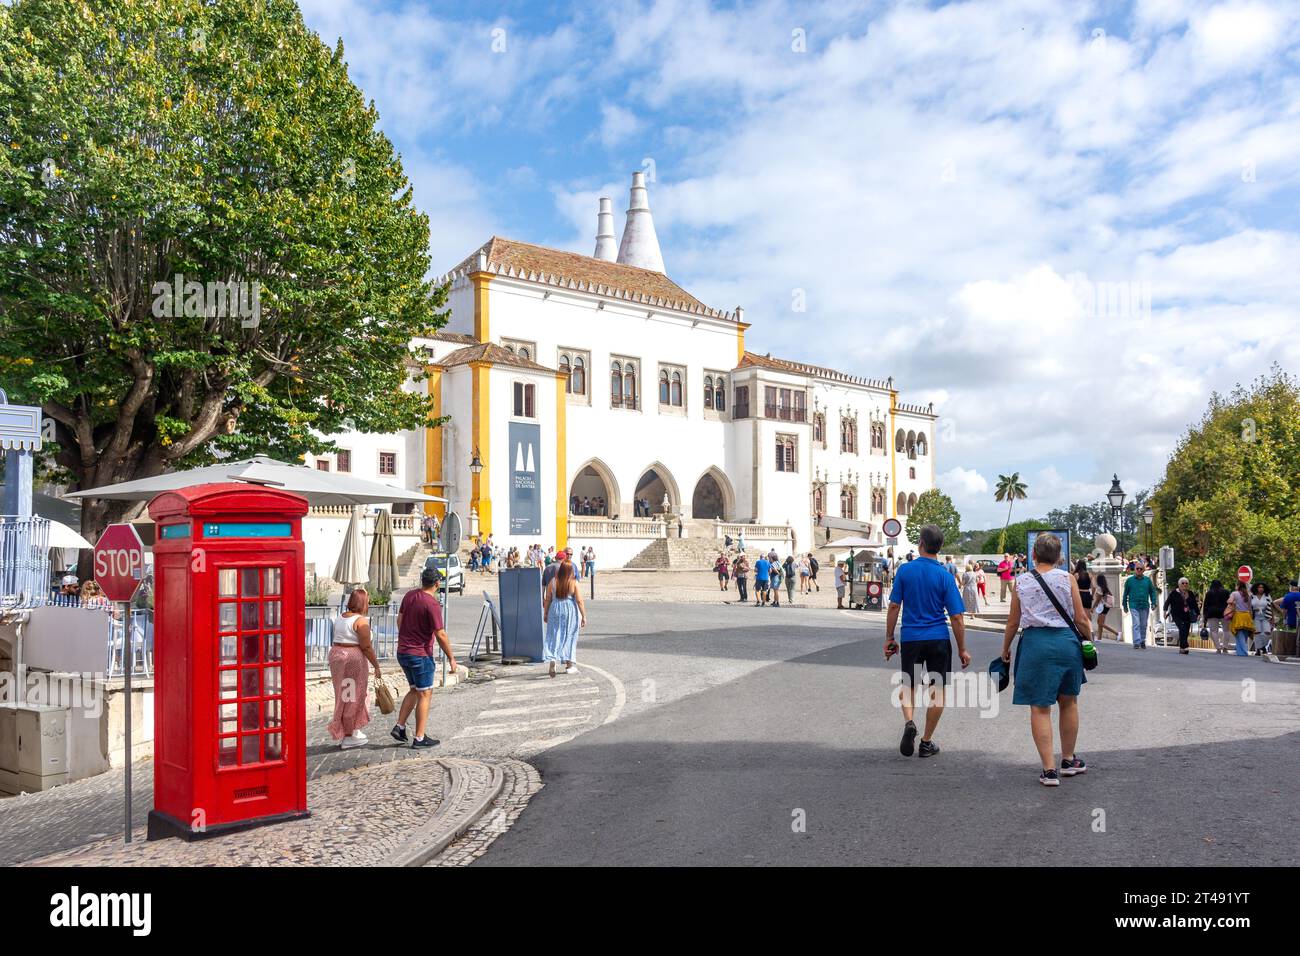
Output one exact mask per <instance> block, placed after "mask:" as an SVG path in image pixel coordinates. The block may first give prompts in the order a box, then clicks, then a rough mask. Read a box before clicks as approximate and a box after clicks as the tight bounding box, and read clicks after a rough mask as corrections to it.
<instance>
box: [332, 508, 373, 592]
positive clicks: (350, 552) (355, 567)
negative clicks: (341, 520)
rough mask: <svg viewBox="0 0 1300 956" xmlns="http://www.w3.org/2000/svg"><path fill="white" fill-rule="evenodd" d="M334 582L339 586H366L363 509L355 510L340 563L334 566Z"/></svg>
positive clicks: (340, 552)
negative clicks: (362, 523) (362, 527)
mask: <svg viewBox="0 0 1300 956" xmlns="http://www.w3.org/2000/svg"><path fill="white" fill-rule="evenodd" d="M334 580H335V581H337V582H339V584H365V583H366V558H365V543H364V542H363V541H362V539H361V509H360V508H353V509H352V517H351V518H349V519H348V530H347V532H346V533H345V534H344V535H343V548H342V550H341V551H339V562H338V564H337V565H335V566H334Z"/></svg>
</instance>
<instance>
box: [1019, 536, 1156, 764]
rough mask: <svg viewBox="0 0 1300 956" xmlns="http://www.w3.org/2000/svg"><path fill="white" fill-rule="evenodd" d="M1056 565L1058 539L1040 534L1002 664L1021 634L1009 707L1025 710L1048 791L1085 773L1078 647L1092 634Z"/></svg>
mask: <svg viewBox="0 0 1300 956" xmlns="http://www.w3.org/2000/svg"><path fill="white" fill-rule="evenodd" d="M1060 560H1061V539H1060V538H1058V537H1057V536H1056V535H1054V534H1050V533H1043V534H1039V535H1038V537H1036V538H1035V539H1034V553H1033V561H1034V563H1033V570H1032V571H1030V572H1028V573H1026V574H1022V575H1021V576H1020V577H1019V578H1018V579H1017V580H1016V588H1015V590H1014V591H1013V592H1012V594H1011V610H1010V612H1009V617H1008V618H1007V626H1006V630H1005V631H1003V634H1002V661H1003V663H1004V665H1008V666H1009V665H1010V664H1011V643H1012V641H1014V640H1015V637H1016V631H1018V630H1020V629H1021V628H1022V627H1023V628H1024V632H1023V633H1022V634H1021V635H1020V645H1019V647H1018V648H1017V649H1016V662H1015V666H1014V667H1013V668H1012V674H1013V676H1014V678H1015V682H1016V687H1015V692H1014V694H1013V695H1012V698H1011V702H1012V703H1013V704H1023V705H1028V706H1029V729H1030V732H1031V734H1032V735H1033V738H1034V746H1035V747H1036V748H1037V749H1038V757H1039V761H1040V762H1041V764H1042V769H1041V771H1040V772H1039V775H1038V782H1039V783H1041V784H1043V785H1044V786H1048V787H1057V786H1060V784H1061V777H1073V776H1075V775H1077V774H1081V773H1084V772H1086V771H1087V769H1088V766H1087V764H1085V763H1084V762H1083V759H1082V758H1081V757H1080V756H1079V755H1078V754H1077V753H1075V750H1074V748H1075V745H1076V743H1077V741H1078V737H1079V691H1080V689H1081V688H1082V687H1083V685H1084V684H1086V683H1087V682H1088V677H1087V675H1086V674H1085V673H1084V667H1083V651H1082V641H1083V640H1090V639H1091V637H1092V628H1091V625H1090V624H1089V621H1088V615H1087V612H1086V611H1085V610H1084V607H1083V598H1082V597H1081V596H1080V594H1079V581H1078V579H1077V578H1075V577H1074V576H1073V575H1071V574H1070V573H1068V572H1067V571H1066V570H1065V569H1064V568H1061V567H1058V566H1057V564H1058V563H1059V562H1060ZM1148 583H1149V582H1148ZM1058 606H1059V607H1058ZM1067 609H1068V610H1067ZM1053 704H1055V705H1056V706H1057V708H1058V718H1057V722H1058V725H1059V731H1060V735H1061V767H1060V770H1059V771H1058V770H1057V768H1056V763H1055V751H1054V750H1053V748H1052V705H1053Z"/></svg>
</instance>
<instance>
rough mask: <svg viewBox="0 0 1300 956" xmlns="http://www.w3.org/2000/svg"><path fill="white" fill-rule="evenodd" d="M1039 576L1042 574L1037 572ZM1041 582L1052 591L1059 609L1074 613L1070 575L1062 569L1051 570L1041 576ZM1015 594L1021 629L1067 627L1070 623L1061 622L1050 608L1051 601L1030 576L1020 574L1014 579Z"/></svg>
mask: <svg viewBox="0 0 1300 956" xmlns="http://www.w3.org/2000/svg"><path fill="white" fill-rule="evenodd" d="M1039 573H1040V574H1041V573H1042V572H1039ZM1043 580H1044V581H1045V582H1047V586H1048V587H1049V588H1051V589H1052V593H1053V594H1055V595H1056V599H1057V600H1058V601H1060V602H1061V607H1063V608H1065V610H1066V611H1067V612H1068V613H1071V614H1073V613H1074V595H1073V594H1072V593H1071V591H1070V575H1069V572H1067V571H1066V570H1065V569H1064V568H1053V569H1052V570H1050V571H1048V572H1047V573H1046V574H1043ZM1016 594H1017V595H1019V597H1020V626H1021V627H1069V626H1070V622H1069V621H1066V620H1063V619H1062V618H1061V615H1060V614H1058V613H1056V608H1054V607H1052V602H1051V600H1050V599H1049V598H1048V597H1047V595H1046V594H1044V593H1043V589H1042V586H1041V585H1039V583H1038V582H1037V581H1036V580H1034V576H1033V575H1032V574H1028V573H1026V574H1022V575H1020V576H1019V577H1018V578H1016Z"/></svg>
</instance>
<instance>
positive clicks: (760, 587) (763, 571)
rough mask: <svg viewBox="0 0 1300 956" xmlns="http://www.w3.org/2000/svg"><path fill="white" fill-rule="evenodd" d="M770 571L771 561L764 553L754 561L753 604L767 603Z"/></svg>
mask: <svg viewBox="0 0 1300 956" xmlns="http://www.w3.org/2000/svg"><path fill="white" fill-rule="evenodd" d="M771 572H772V565H771V562H769V561H768V560H767V556H766V555H762V556H760V557H759V559H758V560H757V561H755V562H754V604H755V606H760V605H763V604H766V603H767V591H768V578H769V577H770V575H771Z"/></svg>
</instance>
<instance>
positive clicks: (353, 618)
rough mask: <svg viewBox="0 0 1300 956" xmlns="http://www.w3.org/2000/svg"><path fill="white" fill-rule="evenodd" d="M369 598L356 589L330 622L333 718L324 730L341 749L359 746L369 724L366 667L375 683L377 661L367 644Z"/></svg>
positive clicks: (367, 672) (364, 592)
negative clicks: (370, 670)
mask: <svg viewBox="0 0 1300 956" xmlns="http://www.w3.org/2000/svg"><path fill="white" fill-rule="evenodd" d="M369 613H370V595H369V594H367V593H366V589H365V588H356V589H355V590H353V592H352V593H351V594H350V595H348V603H347V608H346V609H345V610H344V612H343V614H342V615H340V616H339V617H337V618H335V620H334V641H333V644H332V645H331V646H330V652H329V658H328V661H329V668H330V678H331V679H332V680H333V681H334V717H333V719H331V720H330V722H329V726H328V727H327V728H326V729H327V730H328V731H329V735H330V736H331V737H333V738H334V739H335V740H337V741H339V746H340V747H341V748H342V749H343V750H348V749H350V748H352V747H363V746H365V743H366V735H365V734H363V733H362V732H361V728H362V727H364V726H366V724H368V723H370V707H369V706H368V703H367V700H366V691H367V689H368V678H369V667H367V666H366V665H367V662H368V663H369V665H370V667H373V668H374V669H375V680H379V676H380V675H379V659H378V658H377V657H375V649H374V647H373V646H372V645H371V643H370V618H369V617H368V616H367V615H368V614H369Z"/></svg>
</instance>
